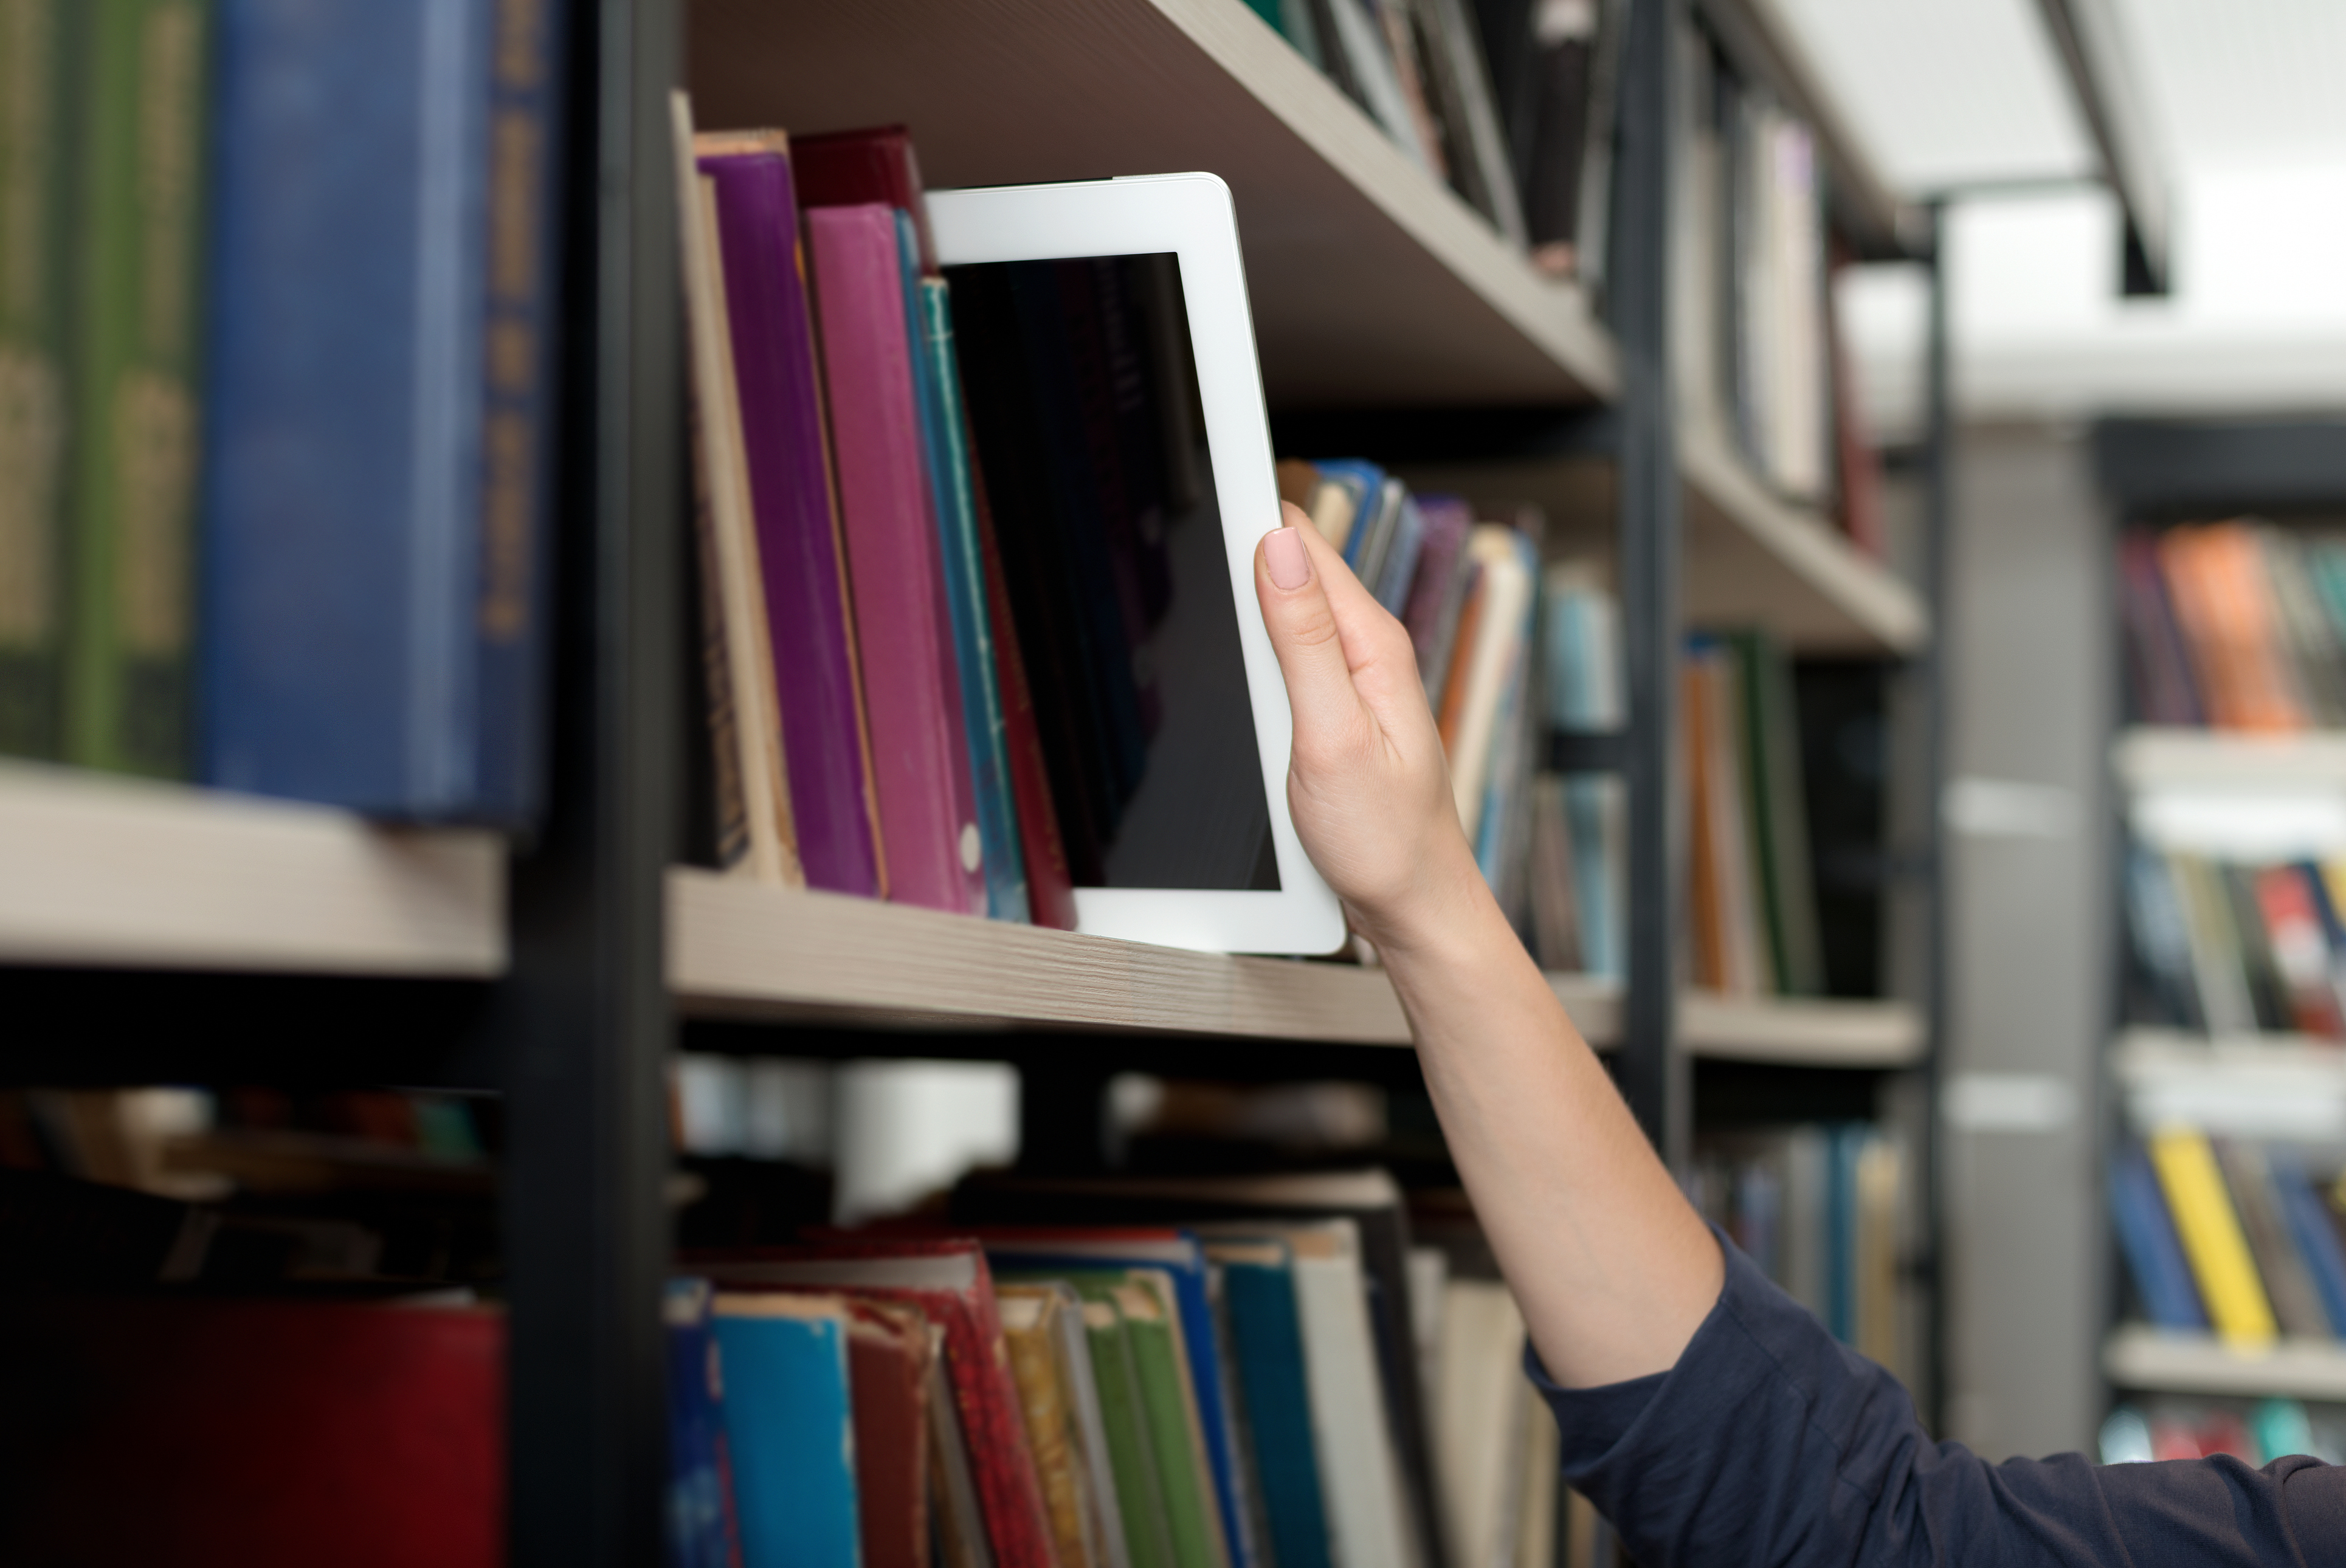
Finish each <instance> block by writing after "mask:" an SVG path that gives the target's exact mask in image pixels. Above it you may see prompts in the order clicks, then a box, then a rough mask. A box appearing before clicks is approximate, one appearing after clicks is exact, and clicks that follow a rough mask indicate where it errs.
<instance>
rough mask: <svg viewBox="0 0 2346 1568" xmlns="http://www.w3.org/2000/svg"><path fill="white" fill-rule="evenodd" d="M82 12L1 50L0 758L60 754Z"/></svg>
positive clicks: (19, 26)
mask: <svg viewBox="0 0 2346 1568" xmlns="http://www.w3.org/2000/svg"><path fill="white" fill-rule="evenodd" d="M88 9H89V8H88V7H87V5H76V4H75V3H74V0H23V3H21V4H19V5H16V6H15V7H14V8H13V9H12V10H11V12H10V13H9V19H10V21H11V23H12V29H11V32H10V35H9V45H8V47H7V48H6V49H5V51H0V756H11V757H36V758H51V757H55V756H56V754H57V748H58V746H59V741H60V737H59V714H58V707H59V696H60V694H59V687H58V682H59V678H60V663H61V659H62V656H63V652H64V645H65V636H66V630H65V628H66V580H65V573H66V495H67V489H66V478H67V473H68V468H67V447H66V434H67V429H68V413H69V410H68V404H67V400H68V397H69V391H70V389H69V387H68V384H67V381H66V362H67V354H68V352H69V351H70V347H71V342H72V337H73V328H74V325H75V322H74V317H73V312H72V310H71V301H70V295H69V289H70V286H71V283H72V269H73V256H74V252H75V249H76V246H75V240H76V235H75V233H74V221H73V216H74V215H73V201H74V196H75V191H76V185H77V184H78V183H79V182H78V180H77V178H76V176H77V173H78V168H77V160H76V157H75V148H76V145H77V144H78V143H79V141H80V139H81V138H80V136H79V134H78V126H77V124H76V110H77V108H78V107H79V106H78V105H77V103H76V95H75V92H74V88H75V87H76V85H77V84H78V83H79V82H80V80H81V74H80V69H79V66H80V52H81V51H80V44H81V41H82V39H81V35H82V30H83V27H84V25H85V23H86V20H87V11H88Z"/></svg>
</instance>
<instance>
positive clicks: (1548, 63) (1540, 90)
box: [1519, 0, 1597, 278]
mask: <svg viewBox="0 0 2346 1568" xmlns="http://www.w3.org/2000/svg"><path fill="white" fill-rule="evenodd" d="M1596 10H1597V8H1596V4H1595V3H1594V0H1579V3H1577V4H1563V5H1553V4H1551V5H1534V6H1532V7H1531V8H1530V27H1531V50H1532V55H1531V63H1530V73H1531V78H1532V80H1531V85H1530V87H1529V89H1528V91H1529V96H1530V115H1529V118H1530V124H1529V126H1528V127H1527V132H1526V136H1525V142H1524V148H1523V151H1522V153H1521V154H1520V155H1519V156H1520V157H1521V158H1523V161H1524V165H1525V168H1524V191H1523V198H1524V225H1525V231H1526V234H1527V237H1528V238H1529V239H1530V242H1531V249H1532V261H1533V264H1534V265H1535V266H1536V267H1538V268H1539V269H1540V270H1542V271H1543V272H1546V273H1549V274H1551V275H1552V276H1555V277H1559V278H1568V277H1570V276H1572V275H1573V273H1574V272H1575V271H1576V269H1577V266H1578V262H1579V260H1580V249H1579V246H1578V244H1577V243H1576V241H1577V239H1578V237H1579V229H1580V210H1581V203H1580V181H1581V175H1582V172H1583V170H1584V168H1586V164H1587V149H1588V139H1589V131H1590V114H1589V108H1590V97H1589V86H1590V82H1589V75H1590V66H1591V62H1592V56H1593V52H1594V48H1595V44H1596Z"/></svg>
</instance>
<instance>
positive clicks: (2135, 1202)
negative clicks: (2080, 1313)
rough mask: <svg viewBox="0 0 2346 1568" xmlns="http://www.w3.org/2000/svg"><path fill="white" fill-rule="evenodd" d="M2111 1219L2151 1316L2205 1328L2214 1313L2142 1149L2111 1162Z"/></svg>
mask: <svg viewBox="0 0 2346 1568" xmlns="http://www.w3.org/2000/svg"><path fill="white" fill-rule="evenodd" d="M2110 1217H2111V1218H2112V1219H2113V1220H2114V1221H2115V1222H2116V1223H2117V1232H2118V1247H2119V1249H2120V1250H2121V1251H2123V1252H2124V1253H2125V1254H2126V1260H2127V1271H2128V1272H2129V1273H2131V1274H2132V1275H2133V1276H2134V1285H2135V1289H2136V1291H2137V1293H2138V1294H2139V1295H2140V1296H2141V1297H2142V1306H2143V1310H2144V1311H2146V1312H2147V1313H2149V1314H2150V1320H2151V1321H2152V1322H2153V1323H2155V1324H2157V1326H2158V1327H2159V1328H2161V1329H2185V1330H2188V1329H2200V1330H2205V1329H2207V1327H2208V1312H2207V1309H2206V1308H2204V1307H2203V1306H2202V1305H2201V1304H2200V1301H2199V1288H2198V1286H2197V1285H2195V1284H2194V1283H2193V1282H2192V1279H2191V1268H2190V1265H2189V1264H2188V1262H2186V1261H2185V1259H2184V1257H2183V1243H2182V1241H2181V1240H2180V1239H2179V1238H2178V1237H2177V1236H2176V1234H2175V1221H2174V1219H2173V1217H2171V1216H2169V1215H2168V1212H2167V1200H2166V1199H2165V1198H2163V1197H2161V1196H2159V1190H2158V1176H2157V1174H2156V1173H2155V1172H2153V1171H2152V1169H2151V1168H2150V1156H2148V1155H2147V1154H2145V1153H2144V1152H2143V1151H2142V1150H2140V1149H2138V1148H2131V1149H2127V1150H2126V1151H2125V1152H2124V1153H2122V1154H2120V1155H2118V1156H2116V1157H2115V1158H2113V1159H2112V1160H2111V1161H2110ZM2332 1245H2333V1246H2334V1245H2335V1244H2334V1243H2333V1244H2332Z"/></svg>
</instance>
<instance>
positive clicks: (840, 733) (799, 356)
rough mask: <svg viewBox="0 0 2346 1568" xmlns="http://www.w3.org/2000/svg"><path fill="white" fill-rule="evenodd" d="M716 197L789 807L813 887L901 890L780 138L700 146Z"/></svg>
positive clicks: (739, 137) (717, 140) (720, 139)
mask: <svg viewBox="0 0 2346 1568" xmlns="http://www.w3.org/2000/svg"><path fill="white" fill-rule="evenodd" d="M696 146H697V147H698V148H699V153H700V169H701V172H702V173H704V174H707V175H709V177H711V178H712V179H713V180H714V181H715V183H716V188H717V226H718V243H719V249H721V251H722V252H723V256H724V264H725V296H726V307H727V311H728V313H729V317H730V320H731V323H732V338H733V378H734V383H735V386H736V388H737V389H738V390H739V393H740V398H741V433H742V439H743V443H744V444H745V445H746V446H747V448H748V450H749V459H750V509H751V511H752V512H753V513H754V514H755V515H756V518H757V524H758V555H759V561H760V570H761V572H762V574H763V575H764V577H765V583H766V622H767V626H768V628H769V630H770V636H771V640H772V643H773V650H774V688H775V691H776V693H777V694H778V696H779V698H780V707H781V710H782V753H783V759H784V765H785V767H786V768H787V769H788V770H789V773H790V812H791V815H792V817H793V818H794V819H795V820H796V821H797V824H798V836H799V859H800V860H801V863H802V864H803V865H804V866H805V867H806V879H807V885H808V886H809V887H815V888H823V889H826V890H828V891H831V892H840V893H859V894H862V896H863V897H865V898H877V897H880V896H881V895H882V893H884V892H885V891H887V888H886V885H885V876H884V872H883V870H882V867H883V861H882V855H881V840H880V834H879V809H878V803H877V798H876V796H875V794H874V791H873V789H872V769H871V765H870V757H871V752H870V745H869V741H868V739H867V738H866V735H865V730H864V715H863V701H862V683H861V678H860V672H859V671H858V669H857V666H856V648H855V643H854V637H853V633H852V629H851V622H850V620H849V617H848V610H847V606H848V596H847V573H846V565H845V556H844V555H843V553H842V551H841V545H840V532H839V514H838V510H837V508H836V507H835V506H834V505H833V504H832V501H831V468H830V463H829V459H828V458H827V456H826V453H827V450H828V443H826V442H825V440H824V435H823V404H822V390H821V381H820V380H819V378H818V374H817V372H816V367H815V350H814V330H813V323H812V319H811V314H810V312H809V310H808V306H807V289H806V274H805V270H804V259H803V257H802V255H801V251H800V248H799V238H798V232H799V230H798V203H797V201H796V199H794V197H793V195H792V192H791V188H790V158H789V156H788V154H787V152H786V150H785V148H787V146H788V144H787V143H786V142H785V141H784V140H783V138H782V136H781V134H780V132H752V133H747V134H730V133H726V134H719V135H716V136H703V137H699V138H697V140H696Z"/></svg>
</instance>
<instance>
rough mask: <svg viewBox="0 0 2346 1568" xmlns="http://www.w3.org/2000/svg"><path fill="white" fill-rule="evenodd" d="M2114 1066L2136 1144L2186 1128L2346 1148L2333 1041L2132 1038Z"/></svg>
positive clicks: (2344, 1050) (2137, 1032)
mask: <svg viewBox="0 0 2346 1568" xmlns="http://www.w3.org/2000/svg"><path fill="white" fill-rule="evenodd" d="M2109 1064H2110V1075H2111V1077H2112V1079H2113V1081H2114V1082H2116V1084H2117V1086H2118V1088H2119V1091H2120V1093H2121V1094H2122V1095H2123V1096H2124V1100H2125V1109H2126V1115H2127V1124H2128V1125H2130V1126H2131V1127H2132V1128H2133V1129H2134V1130H2135V1131H2136V1132H2137V1134H2148V1133H2150V1132H2154V1131H2156V1130H2157V1128H2159V1127H2161V1126H2164V1125H2170V1124H2180V1125H2186V1126H2193V1127H2198V1128H2200V1129H2201V1130H2203V1131H2206V1132H2208V1133H2214V1134H2221V1135H2228V1136H2232V1137H2243V1138H2279V1139H2285V1140H2289V1141H2292V1142H2300V1143H2321V1144H2337V1143H2346V1046H2341V1045H2340V1044H2337V1043H2336V1042H2334V1041H2323V1040H2314V1039H2310V1038H2308V1037H2306V1036H2304V1035H2294V1034H2267V1035H2247V1036H2230V1037H2227V1038H2224V1039H2220V1040H2213V1041H2211V1040H2209V1039H2208V1037H2207V1036H2205V1035H2200V1034H2188V1033H2182V1032H2180V1031H2177V1030H2164V1029H2131V1030H2127V1031H2126V1032H2125V1033H2121V1034H2120V1035H2119V1036H2118V1037H2117V1040H2116V1041H2115V1042H2113V1044H2111V1047H2110V1052H2109Z"/></svg>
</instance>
